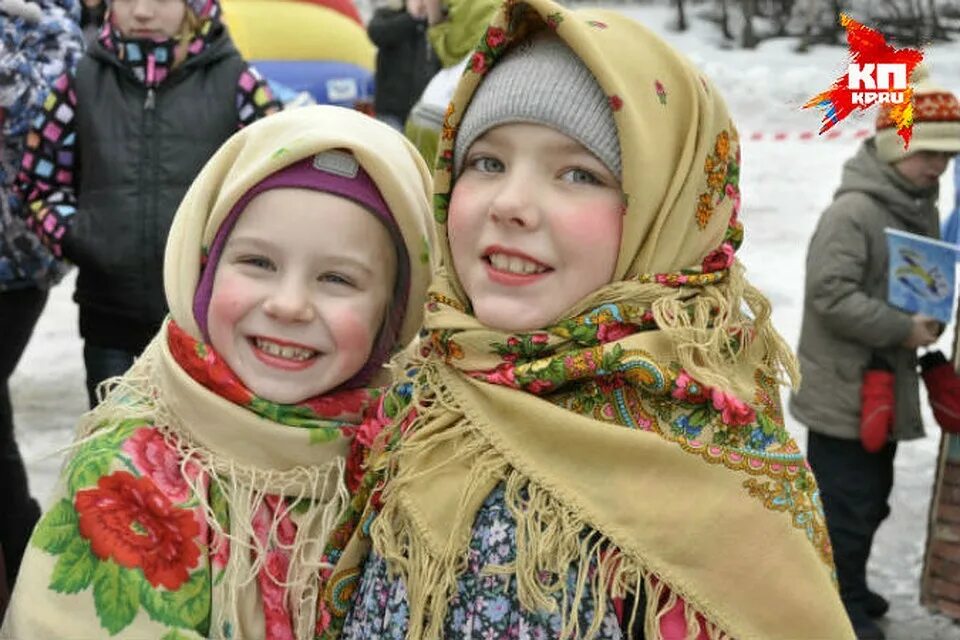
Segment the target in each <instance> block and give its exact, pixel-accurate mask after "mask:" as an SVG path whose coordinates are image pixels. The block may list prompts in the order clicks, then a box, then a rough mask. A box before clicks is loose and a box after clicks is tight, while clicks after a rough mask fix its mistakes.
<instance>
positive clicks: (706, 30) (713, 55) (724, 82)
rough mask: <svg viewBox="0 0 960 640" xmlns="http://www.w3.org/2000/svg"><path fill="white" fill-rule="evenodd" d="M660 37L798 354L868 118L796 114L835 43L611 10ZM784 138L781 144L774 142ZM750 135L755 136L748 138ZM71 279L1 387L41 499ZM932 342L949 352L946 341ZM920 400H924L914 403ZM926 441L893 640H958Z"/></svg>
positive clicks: (901, 477)
mask: <svg viewBox="0 0 960 640" xmlns="http://www.w3.org/2000/svg"><path fill="white" fill-rule="evenodd" d="M610 8H612V9H615V10H617V11H622V12H624V13H627V14H629V15H631V16H633V17H635V18H637V19H638V20H640V21H641V22H643V23H645V24H646V25H647V26H648V27H650V28H651V29H653V30H654V31H656V32H658V33H660V34H662V35H663V37H665V38H666V39H667V40H668V41H669V42H671V43H672V44H674V45H675V46H676V47H677V48H678V49H680V50H681V51H683V52H685V53H686V54H687V55H688V56H689V57H690V58H691V59H692V60H693V61H694V62H695V63H696V64H697V65H699V66H700V68H702V69H703V70H704V72H705V73H706V74H707V75H708V76H710V77H711V78H712V79H713V81H714V82H715V84H716V85H717V86H718V87H719V88H720V90H721V92H722V93H723V94H724V95H725V96H726V98H727V101H728V104H729V106H730V109H731V112H732V114H733V118H734V121H735V122H736V123H737V125H738V127H739V129H740V133H741V138H742V140H743V147H742V155H743V169H742V174H741V188H742V191H743V202H744V210H743V214H742V219H743V221H744V224H745V227H746V240H745V243H744V247H743V249H742V250H741V252H740V256H741V258H742V260H743V262H744V263H745V265H746V267H747V269H748V276H749V277H750V279H751V280H752V282H753V283H754V284H755V285H756V286H758V287H759V288H760V289H761V290H762V291H763V292H764V293H766V294H767V296H768V297H769V298H770V300H771V301H772V303H773V308H774V312H773V316H774V321H775V324H776V326H777V327H778V328H779V330H780V332H781V333H782V334H783V335H784V337H785V338H786V340H787V341H788V343H790V344H791V345H793V346H796V343H797V339H798V336H799V331H800V318H801V310H802V304H803V291H802V287H803V269H804V259H805V252H806V246H807V242H808V239H809V237H810V234H811V233H812V231H813V229H814V226H815V225H816V222H817V218H818V216H819V214H820V212H821V211H822V210H823V209H824V207H825V206H826V205H827V204H828V203H829V202H830V200H831V196H832V193H833V191H834V189H835V188H836V186H837V184H838V181H839V177H840V169H841V166H842V164H843V162H844V161H845V160H846V159H847V158H848V157H850V156H851V155H853V153H854V152H855V150H856V148H857V146H858V145H859V143H860V140H859V139H858V138H857V137H856V136H855V132H856V131H857V130H858V129H862V128H870V127H872V122H873V116H874V115H875V114H874V113H873V112H870V113H868V115H867V116H866V117H864V118H862V119H861V120H860V121H847V122H843V123H841V124H840V125H839V126H838V127H837V130H838V131H840V133H841V135H840V136H839V137H838V138H836V139H832V140H826V139H823V138H817V137H814V138H813V139H809V140H805V139H802V138H801V137H800V136H801V134H803V133H809V132H816V130H817V129H818V128H819V121H820V113H819V112H817V111H814V110H802V109H801V108H800V106H801V105H802V104H803V102H804V101H805V100H806V99H808V98H809V97H811V96H813V95H815V94H816V93H818V92H820V91H822V90H824V89H826V88H827V87H828V86H829V85H830V83H832V82H833V80H834V79H835V78H836V77H837V76H838V75H839V74H840V73H842V70H843V69H844V68H845V66H846V52H845V50H844V49H842V48H840V47H823V46H816V47H813V48H812V49H811V51H810V52H809V53H807V54H796V53H794V52H793V46H794V45H795V43H796V41H795V40H788V39H780V40H768V41H765V42H763V43H762V44H761V45H760V46H759V47H758V49H757V50H756V51H743V50H738V49H731V48H730V47H729V46H727V45H725V44H724V43H723V42H722V41H721V39H720V35H719V30H718V29H717V28H716V27H715V25H713V24H711V23H707V22H705V21H703V20H700V19H697V18H695V17H694V18H693V19H692V20H691V21H690V22H691V29H690V30H689V31H687V32H685V33H678V32H674V31H671V30H670V29H669V27H668V25H670V24H671V23H672V22H673V20H674V11H673V10H672V9H670V8H668V7H661V6H646V5H641V6H633V7H625V6H624V5H611V6H610ZM926 54H927V60H928V62H929V64H930V68H931V79H933V80H935V81H936V82H937V83H938V84H940V85H941V86H945V87H947V88H950V89H951V90H953V91H955V92H957V91H960V44H955V43H946V44H937V45H935V46H932V47H930V48H929V49H928V50H927V52H926ZM777 133H782V134H784V135H783V139H782V140H775V139H774V135H775V134H777ZM754 134H757V135H760V136H761V138H762V139H760V140H753V139H751V138H752V137H753V135H754ZM950 175H952V171H947V172H946V174H945V176H944V178H943V181H942V184H941V213H942V214H943V215H944V216H945V215H946V214H947V213H949V211H950V208H951V203H952V202H953V185H952V184H951V180H950V178H949V176H950ZM72 290H73V277H72V276H71V277H70V278H68V279H67V280H66V281H65V282H64V283H62V284H61V285H60V286H58V287H57V288H56V289H54V291H53V292H52V293H51V297H50V301H49V303H48V305H47V308H46V310H45V311H44V314H43V316H42V317H41V319H40V322H39V324H38V326H37V329H36V331H35V333H34V336H33V338H32V340H31V342H30V344H29V346H28V348H27V351H26V353H25V354H24V356H23V358H22V360H21V363H20V366H19V368H18V369H17V372H16V374H15V375H14V377H13V379H12V382H11V389H12V394H13V401H14V406H15V409H16V419H17V434H18V439H19V442H20V444H21V449H22V452H23V454H24V457H25V458H26V459H27V462H28V469H29V474H30V481H31V488H32V490H33V492H34V494H35V495H36V496H37V497H38V498H39V499H40V500H41V501H46V500H48V499H49V495H50V492H51V490H52V488H53V485H54V483H55V481H56V476H57V470H58V467H59V464H60V454H59V453H58V449H59V448H61V447H63V446H65V445H67V444H68V443H69V442H70V441H71V438H72V429H73V425H74V424H75V422H76V418H77V417H78V416H79V414H80V413H81V412H82V411H84V410H85V409H86V393H85V391H84V384H83V365H82V344H81V341H80V338H79V335H78V332H77V312H76V307H75V305H74V304H73V302H72V301H71V300H70V296H71V294H72ZM952 333H953V332H952V328H950V329H948V331H947V332H946V333H945V337H944V338H943V339H941V341H940V343H939V344H938V345H937V346H938V347H939V348H941V349H942V350H944V351H945V352H949V351H950V349H951V345H950V341H949V338H948V337H947V336H950V335H952ZM924 400H925V399H924ZM924 410H925V416H926V422H927V425H928V435H927V437H926V438H924V439H922V440H918V441H914V442H909V443H904V444H902V445H901V446H900V449H899V453H898V456H897V463H896V472H897V480H896V486H895V489H894V493H893V497H892V507H893V514H892V516H891V517H890V518H889V519H888V520H887V522H886V523H885V524H884V525H883V527H882V528H881V530H880V532H879V533H878V536H877V541H876V544H875V547H874V554H873V558H872V560H871V564H870V580H871V584H872V586H873V587H874V589H876V590H878V591H880V592H882V593H884V594H886V595H887V596H889V597H891V599H892V602H893V608H892V609H891V612H890V614H889V616H888V618H887V621H886V623H885V624H886V629H887V632H888V637H889V638H891V640H898V639H899V640H947V639H950V640H960V627H956V626H954V625H952V624H951V623H950V622H949V621H947V620H946V619H945V618H941V617H939V616H933V615H931V614H929V613H927V612H926V611H925V610H923V609H922V608H921V607H920V606H919V604H918V598H917V593H918V589H919V587H918V579H919V572H920V566H921V562H922V554H923V550H924V539H925V536H926V519H927V509H928V506H929V501H930V489H931V484H932V477H933V470H934V465H935V462H936V453H937V446H938V442H939V430H938V429H937V427H936V426H935V424H934V422H933V419H932V417H931V416H930V413H929V409H927V408H926V406H925V408H924ZM789 429H790V431H791V433H792V434H793V435H794V436H795V437H796V438H797V439H798V441H800V442H801V445H803V443H804V442H805V432H804V429H803V428H802V427H801V426H800V425H798V424H797V423H795V422H793V421H792V420H791V421H790V422H789Z"/></svg>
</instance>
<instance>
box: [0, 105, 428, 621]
mask: <svg viewBox="0 0 960 640" xmlns="http://www.w3.org/2000/svg"><path fill="white" fill-rule="evenodd" d="M429 193H430V178H429V174H428V173H427V169H426V167H425V165H424V164H423V161H422V160H421V159H420V156H419V154H418V152H417V151H416V149H415V148H414V147H413V146H412V145H410V144H409V143H408V142H407V141H406V140H405V139H404V138H403V137H402V136H401V135H400V134H399V133H397V132H395V131H394V130H393V129H391V128H390V127H389V126H387V125H385V124H382V123H379V122H377V121H375V120H373V119H372V118H369V117H367V116H364V115H361V114H359V113H357V112H355V111H351V110H347V109H340V108H336V107H306V108H302V109H297V110H295V111H290V112H286V113H282V114H278V115H276V116H271V117H270V118H267V119H264V120H262V121H261V122H258V123H256V124H254V125H252V126H250V127H248V128H246V129H244V130H243V131H241V132H240V133H238V134H237V135H236V136H234V137H233V138H231V139H230V140H229V141H228V142H227V143H226V144H225V145H224V146H223V147H222V148H221V149H220V151H218V152H217V154H216V155H215V156H214V157H213V158H212V159H211V160H210V162H209V163H208V164H207V165H206V166H205V167H204V169H203V171H202V172H201V173H200V175H199V176H198V177H197V180H196V181H195V182H194V184H193V186H192V187H191V189H190V191H189V192H188V193H187V196H186V198H185V199H184V201H183V203H182V205H181V206H180V209H179V210H178V212H177V217H176V219H175V220H174V224H173V228H172V230H171V233H170V241H169V244H168V246H167V253H166V261H165V271H164V276H165V278H164V279H165V286H166V292H167V300H168V302H169V304H170V310H171V313H170V317H169V319H168V320H167V321H166V322H165V324H164V326H163V329H162V331H161V332H160V333H159V334H158V336H157V337H156V338H155V339H154V340H153V341H152V342H151V343H150V346H149V347H148V348H147V350H146V352H145V353H144V355H143V357H142V358H140V359H139V360H138V361H137V363H136V364H135V365H134V367H133V368H132V369H131V370H130V371H129V372H128V373H127V374H126V375H125V376H123V377H122V378H118V379H116V380H115V387H113V390H112V391H111V392H110V394H109V395H108V396H107V397H106V398H105V399H104V401H103V402H102V403H101V404H100V405H99V406H98V407H97V408H96V409H95V410H94V411H92V412H91V413H89V414H87V416H86V417H85V418H84V419H83V421H82V422H81V425H80V434H81V436H82V438H81V440H80V441H79V442H78V443H77V444H76V445H75V446H74V447H73V448H72V450H71V456H70V458H69V460H68V461H67V462H66V464H65V466H64V470H63V474H62V477H61V482H60V490H61V493H60V494H59V495H57V496H55V497H54V500H53V502H52V507H51V509H50V510H49V511H48V512H47V513H46V514H45V515H44V517H43V519H42V520H41V521H40V524H39V525H38V526H37V528H36V529H35V530H34V533H33V537H32V538H31V543H30V546H29V549H28V552H27V557H26V560H25V561H24V565H23V569H22V571H21V576H20V580H19V582H18V583H17V589H16V592H15V593H14V596H13V602H12V604H11V608H10V610H9V612H8V614H7V620H6V623H5V626H4V628H3V630H2V632H0V636H3V637H5V638H38V639H40V638H51V639H53V638H80V637H82V638H96V637H106V636H107V635H110V636H116V637H123V638H165V639H174V638H176V639H180V638H201V637H203V638H207V637H214V638H245V639H247V638H251V639H252V638H270V639H272V640H281V639H294V638H295V639H297V640H312V639H313V638H314V636H315V634H316V633H318V631H319V630H321V629H323V628H325V625H326V624H327V622H328V621H329V619H330V613H329V610H328V606H327V604H326V601H325V600H324V599H323V594H324V591H325V587H326V585H327V577H328V576H329V571H330V569H331V567H332V566H333V562H334V561H335V560H336V555H335V554H336V551H335V549H334V548H333V547H329V546H328V544H327V543H328V540H329V539H331V538H332V537H337V536H343V535H347V534H349V531H350V527H351V526H353V521H351V520H349V518H348V519H346V520H344V524H343V526H344V527H345V528H344V529H343V530H342V531H336V530H335V526H336V525H337V523H338V521H339V520H340V519H341V516H343V515H344V514H345V513H347V512H348V502H349V497H350V492H351V491H352V490H355V489H356V484H355V482H354V480H353V479H354V478H355V477H357V475H358V474H359V469H357V468H356V465H357V463H358V462H359V458H358V457H357V456H356V454H357V453H361V454H362V451H361V450H360V449H361V448H360V447H359V446H358V445H359V444H361V443H357V442H353V443H352V444H353V445H354V451H353V452H351V451H350V448H351V441H353V440H355V436H356V431H357V425H358V423H359V422H360V417H361V415H362V414H363V412H364V410H365V409H366V408H367V406H368V405H369V404H370V401H371V400H372V399H373V398H374V397H376V393H375V392H373V391H370V390H369V387H371V386H372V385H373V384H375V383H376V379H377V377H378V374H379V373H380V372H381V370H382V367H383V364H384V362H385V361H386V360H387V358H388V357H389V356H390V355H391V354H392V353H393V351H394V350H395V349H396V348H398V347H399V346H402V345H403V344H405V343H406V342H408V341H409V340H410V339H411V338H412V337H413V336H414V334H415V332H416V330H417V328H418V326H419V323H420V319H421V308H422V301H423V298H424V295H425V290H426V285H427V282H428V281H429V277H430V264H429V251H430V246H431V242H430V241H429V238H430V237H431V231H430V230H429V227H428V215H429V214H428V211H429V209H428V202H429V200H428V196H429ZM348 456H349V457H350V462H349V463H348V462H347V458H348Z"/></svg>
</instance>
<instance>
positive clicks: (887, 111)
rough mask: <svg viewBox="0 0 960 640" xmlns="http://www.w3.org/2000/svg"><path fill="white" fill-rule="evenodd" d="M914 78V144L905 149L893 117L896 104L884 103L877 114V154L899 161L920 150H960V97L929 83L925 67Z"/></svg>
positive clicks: (917, 69)
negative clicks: (959, 100) (959, 98)
mask: <svg viewBox="0 0 960 640" xmlns="http://www.w3.org/2000/svg"><path fill="white" fill-rule="evenodd" d="M912 80H913V81H914V82H915V83H916V84H915V85H914V87H913V100H912V102H913V134H912V136H911V138H910V146H909V148H907V149H904V148H903V138H901V137H900V136H899V135H897V123H896V122H895V121H894V120H893V118H892V117H891V111H892V106H891V105H889V104H883V105H881V107H880V113H879V114H878V115H877V135H876V145H877V157H878V158H880V160H883V161H884V162H889V163H893V162H898V161H900V160H903V159H904V158H906V157H907V156H909V155H910V154H912V153H915V152H917V151H944V152H948V153H960V102H958V101H957V96H955V95H954V94H952V93H951V92H949V91H947V90H946V89H941V88H940V87H936V86H934V85H932V84H931V83H930V82H929V79H928V74H927V70H926V68H925V67H923V66H920V67H917V68H916V69H915V70H914V72H913V74H912Z"/></svg>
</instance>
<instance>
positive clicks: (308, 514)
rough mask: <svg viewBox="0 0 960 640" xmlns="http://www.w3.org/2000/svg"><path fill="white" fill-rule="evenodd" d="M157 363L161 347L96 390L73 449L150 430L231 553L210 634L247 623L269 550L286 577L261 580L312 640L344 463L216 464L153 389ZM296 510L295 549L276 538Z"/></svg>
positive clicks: (340, 502) (301, 637) (340, 504)
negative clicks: (280, 467) (248, 597)
mask: <svg viewBox="0 0 960 640" xmlns="http://www.w3.org/2000/svg"><path fill="white" fill-rule="evenodd" d="M160 357H162V355H161V353H160V349H159V346H158V344H157V342H154V343H152V344H151V345H150V346H149V347H148V348H147V350H146V351H145V352H144V354H143V356H141V357H140V358H139V359H138V360H137V361H136V363H135V364H134V366H133V367H132V368H131V369H130V370H129V371H128V372H127V373H126V374H125V375H123V376H121V377H118V378H112V379H110V380H107V381H105V382H104V383H102V384H101V385H100V387H99V389H98V395H100V404H99V405H98V406H97V407H96V408H95V409H93V410H92V411H90V412H88V413H86V414H84V416H83V417H82V418H81V421H80V424H79V426H78V433H77V436H78V438H77V441H76V442H75V443H74V444H73V445H71V448H73V447H76V446H79V445H80V444H82V443H84V442H86V441H88V440H90V439H93V438H97V437H100V436H101V435H103V434H104V433H105V432H107V431H109V430H111V429H116V428H118V427H119V426H120V425H122V424H124V423H129V421H130V420H140V419H142V420H143V421H144V422H145V423H148V424H151V425H152V426H153V427H154V428H156V429H157V430H158V431H159V432H160V433H161V434H162V435H163V437H164V439H165V440H166V441H167V443H168V444H170V445H171V446H172V447H174V448H175V450H177V451H178V452H179V454H180V460H181V462H180V473H181V476H182V477H183V478H184V479H185V481H186V482H187V484H188V485H189V487H190V489H191V492H192V497H193V498H194V499H195V500H196V501H197V503H198V506H199V508H200V509H201V510H202V511H203V513H204V516H205V520H206V522H207V525H208V526H209V527H210V529H211V530H212V532H213V533H214V534H216V536H221V537H222V538H223V539H224V540H225V541H226V542H227V544H229V551H230V553H229V557H228V560H227V564H226V566H225V567H224V574H223V577H222V581H221V582H220V584H221V585H222V590H223V594H222V597H223V602H220V603H217V604H216V605H215V606H214V611H215V617H214V619H213V620H211V627H210V633H211V634H213V635H214V637H220V635H219V634H221V633H223V628H224V624H223V623H224V622H225V621H226V620H228V619H231V620H240V619H242V618H243V617H245V616H244V615H241V614H242V613H243V612H241V611H240V610H239V607H240V604H241V603H242V602H243V601H244V599H243V598H242V597H241V593H242V592H243V591H245V590H247V589H254V588H256V579H257V576H258V575H259V574H260V572H261V570H262V569H263V568H264V566H265V563H266V560H267V551H268V550H271V549H273V550H280V551H283V552H286V553H287V554H289V558H290V563H289V572H288V575H287V576H286V578H285V579H282V578H283V577H282V576H280V577H278V576H274V575H273V574H272V572H270V571H265V572H264V573H265V574H266V575H267V576H269V578H270V579H271V580H272V581H273V582H274V583H275V584H276V585H277V586H279V587H282V588H283V589H284V591H285V592H286V594H287V606H288V608H289V611H290V612H291V617H292V620H293V629H294V633H295V637H296V638H297V640H312V638H313V637H314V629H315V625H316V615H317V602H318V599H319V597H320V594H321V591H322V585H321V584H320V579H321V572H322V570H324V569H332V565H331V564H330V563H328V562H324V561H323V560H322V556H323V549H324V543H325V541H326V540H327V539H328V538H329V536H330V533H331V532H332V531H333V529H334V527H335V525H336V523H337V521H338V520H339V518H340V516H341V514H342V513H343V511H344V509H345V508H346V505H347V504H348V502H349V497H350V496H349V492H348V491H347V488H346V484H345V482H344V460H343V459H342V458H337V459H336V460H334V461H332V462H330V463H329V464H327V465H325V466H323V467H297V468H295V469H291V470H288V471H282V472H281V471H274V470H269V469H260V468H257V467H253V466H250V465H242V464H238V463H236V462H234V461H233V460H229V459H226V458H222V457H218V456H217V455H216V454H215V453H213V452H212V451H210V450H209V449H207V448H205V447H203V446H202V445H200V444H199V443H197V442H196V441H195V440H194V439H193V438H192V437H191V436H190V434H189V433H188V432H187V430H186V429H185V428H184V427H183V426H181V421H180V420H179V418H178V417H177V416H176V415H175V413H174V412H173V411H172V410H171V409H170V407H169V406H168V405H167V404H166V403H165V402H164V399H163V391H162V389H161V388H159V387H158V386H157V385H156V383H155V380H157V377H156V375H155V368H156V366H157V363H156V359H157V358H160ZM213 491H219V493H220V494H221V495H222V496H223V497H224V499H225V502H226V505H227V510H228V514H229V522H226V523H221V522H220V520H219V518H217V516H216V514H215V513H214V509H213V506H212V505H211V504H210V495H211V493H212V492H213ZM269 495H277V496H283V497H284V498H286V499H285V500H282V501H280V506H279V508H277V509H276V511H275V512H274V511H273V510H270V509H266V511H267V513H271V514H272V518H271V520H270V522H269V524H268V526H267V534H266V535H265V536H263V535H262V532H261V534H260V535H258V534H257V532H256V531H255V530H254V524H253V523H254V520H255V517H254V516H255V515H256V514H257V513H258V512H259V511H260V510H261V509H262V508H264V507H266V498H267V496H269ZM305 505H306V508H304V507H305ZM294 510H296V512H297V531H296V535H295V537H294V539H293V541H292V542H290V543H288V544H285V543H283V542H281V540H280V536H279V533H278V531H279V528H280V526H281V524H282V522H283V521H284V520H285V519H286V518H287V517H289V516H290V514H291V512H293V511H294Z"/></svg>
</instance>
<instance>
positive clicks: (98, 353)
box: [83, 341, 140, 409]
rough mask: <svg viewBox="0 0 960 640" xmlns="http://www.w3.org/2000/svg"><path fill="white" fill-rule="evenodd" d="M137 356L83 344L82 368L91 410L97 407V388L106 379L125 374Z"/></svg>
mask: <svg viewBox="0 0 960 640" xmlns="http://www.w3.org/2000/svg"><path fill="white" fill-rule="evenodd" d="M139 355H140V353H139V352H137V351H129V350H127V349H118V348H116V347H101V346H100V345H96V344H91V343H90V342H89V341H85V342H84V343H83V366H84V367H85V368H86V370H87V398H88V399H89V401H90V408H91V409H93V408H94V407H95V406H97V386H98V385H99V384H100V383H101V382H103V381H104V380H106V379H107V378H112V377H114V376H119V375H123V374H124V373H126V372H127V369H129V368H130V367H131V366H132V365H133V361H134V360H135V359H136V358H137V356H139Z"/></svg>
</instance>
